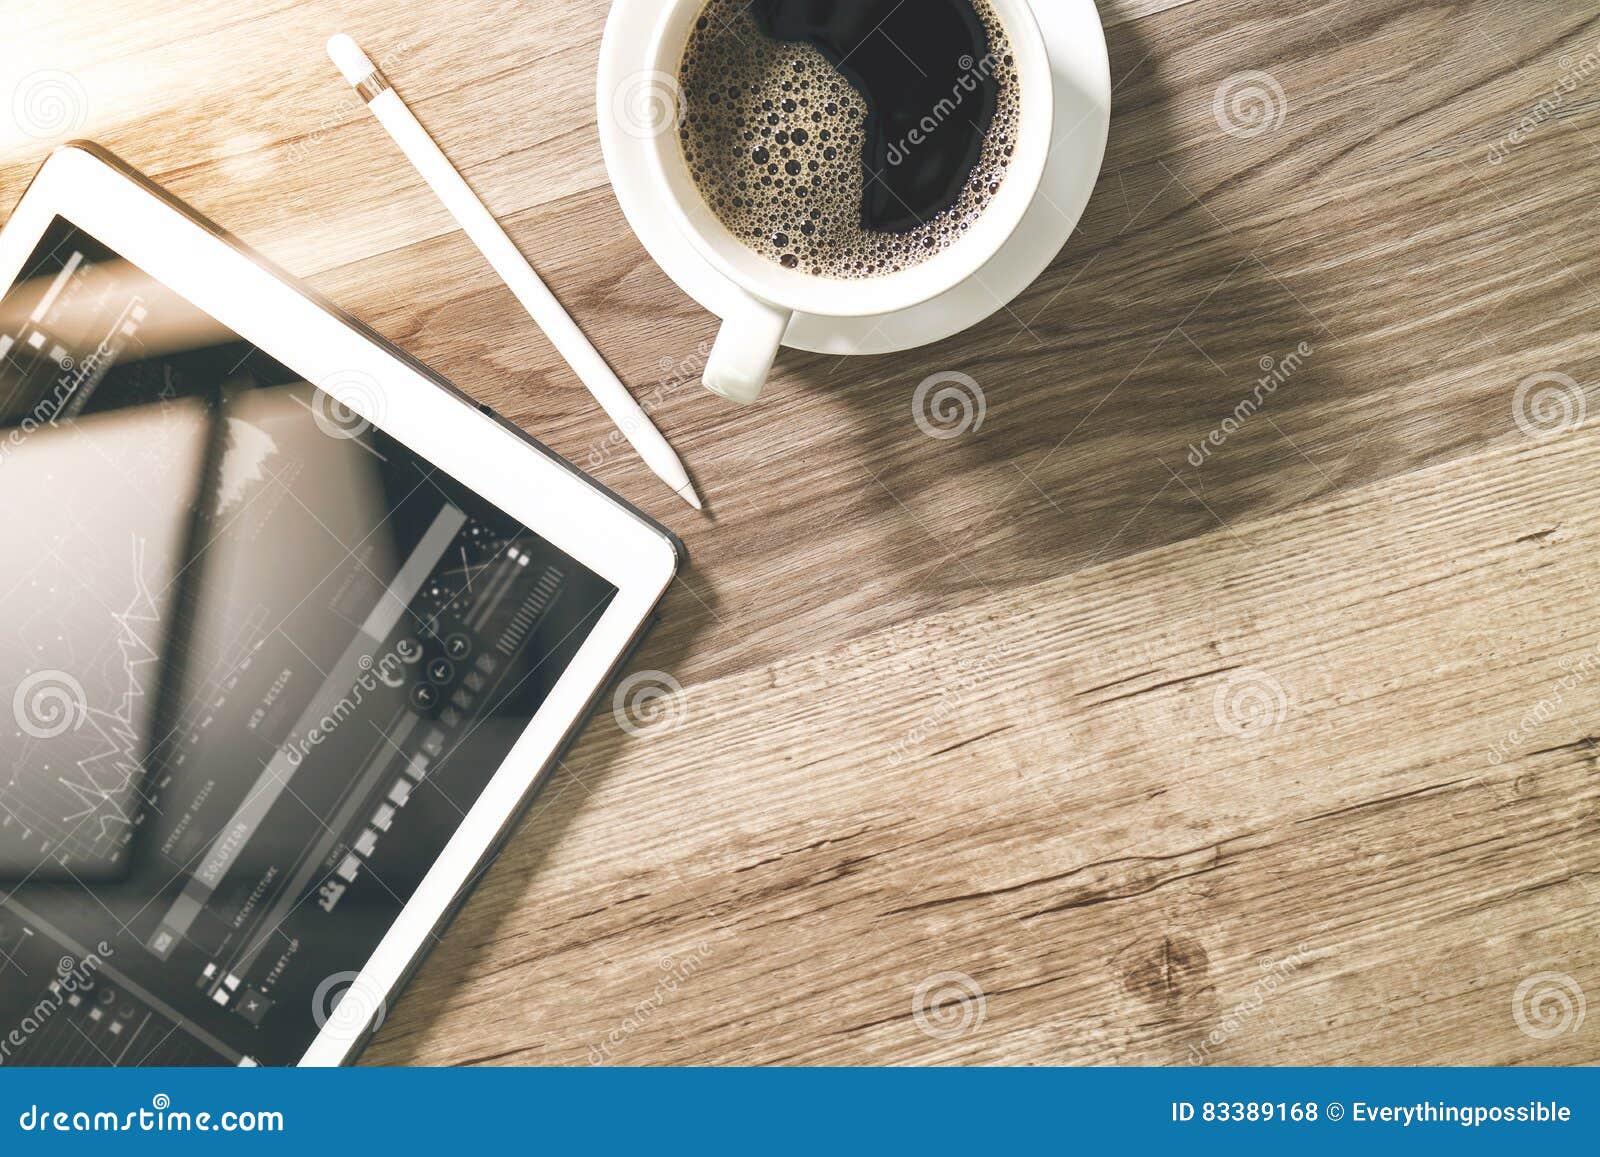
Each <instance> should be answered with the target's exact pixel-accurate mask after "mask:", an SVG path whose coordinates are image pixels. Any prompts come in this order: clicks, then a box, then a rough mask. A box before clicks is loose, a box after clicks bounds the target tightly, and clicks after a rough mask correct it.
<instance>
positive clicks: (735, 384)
mask: <svg viewBox="0 0 1600 1157" xmlns="http://www.w3.org/2000/svg"><path fill="white" fill-rule="evenodd" d="M792 316H794V314H793V311H792V310H788V309H784V308H782V307H781V306H776V305H769V304H768V303H766V302H765V301H762V300H760V299H759V298H755V297H749V296H746V297H744V298H743V300H742V301H741V302H740V303H739V306H738V307H737V308H736V309H734V310H733V311H732V312H731V313H729V314H728V316H727V317H726V318H725V319H723V322H722V328H721V329H719V330H718V331H717V340H716V341H714V342H712V343H711V353H710V354H709V355H708V356H707V358H706V368H705V372H704V373H703V374H701V375H700V381H701V382H702V383H703V384H704V385H705V387H706V389H708V390H710V391H711V392H712V393H714V394H721V395H722V396H723V397H724V398H727V399H728V400H729V401H731V402H753V401H755V400H756V397H757V396H758V395H759V394H760V393H761V387H762V386H764V385H765V384H766V382H767V374H768V372H769V371H770V370H771V369H772V359H773V358H775V357H777V356H778V346H780V345H781V344H782V343H783V331H784V330H786V329H788V328H789V319H790V318H791V317H792Z"/></svg>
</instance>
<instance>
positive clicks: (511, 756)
mask: <svg viewBox="0 0 1600 1157" xmlns="http://www.w3.org/2000/svg"><path fill="white" fill-rule="evenodd" d="M92 148H93V146H83V145H77V144H75V145H69V146H64V147H62V148H59V149H57V150H56V151H55V152H53V153H52V154H51V155H50V157H49V158H48V159H47V160H46V162H45V163H44V165H43V166H42V167H41V168H40V169H39V171H38V173H37V175H36V176H35V177H34V179H33V182H32V184H30V185H29V187H28V189H27V190H26V192H25V193H24V194H23V197H22V199H21V201H20V202H19V203H18V205H17V208H16V211H15V212H14V213H13V214H12V215H11V218H10V219H9V220H8V221H7V222H6V223H5V226H4V229H3V231H0V290H3V288H4V287H5V286H9V285H11V284H12V283H13V282H14V281H15V280H16V279H17V277H18V275H19V273H20V272H21V270H22V265H23V263H24V262H25V261H26V260H27V259H28V257H29V255H30V254H31V253H32V252H33V251H34V249H35V247H36V246H37V244H38V242H39V240H40V238H41V237H42V236H43V235H44V232H45V230H46V229H47V228H48V227H49V225H50V223H51V222H52V221H53V220H54V219H55V218H56V217H58V216H60V217H63V218H65V219H66V220H68V221H69V222H71V223H72V224H73V225H76V226H78V227H79V228H81V229H83V230H84V231H85V232H87V233H89V234H90V235H91V236H93V237H94V238H95V239H97V240H98V241H100V242H101V243H103V244H105V245H106V246H108V247H109V248H111V249H113V250H114V251H116V252H117V253H119V254H120V255H122V256H123V257H125V258H127V259H128V260H129V261H130V262H132V263H133V264H134V265H136V266H138V267H139V268H141V269H142V270H143V271H144V272H145V273H147V274H149V275H150V276H151V277H153V278H154V279H156V280H157V281H160V282H162V283H163V284H165V285H166V286H167V287H168V288H170V289H172V290H173V291H175V292H176V293H178V294H179V295H180V296H182V297H184V298H186V299H187V300H188V301H189V302H190V303H191V304H193V305H194V306H196V307H197V308H199V309H201V310H203V311H204V312H206V313H208V314H210V315H211V316H212V317H213V318H215V319H216V320H217V321H219V322H221V323H222V324H223V325H225V326H227V327H228V328H229V329H230V330H232V331H233V332H234V333H236V334H238V335H239V336H240V337H241V338H243V339H244V340H245V341H248V342H250V343H251V344H253V345H255V346H258V347H259V348H260V349H261V350H263V351H264V352H265V353H267V354H268V355H269V356H271V357H272V358H274V359H276V360H277V361H279V362H281V363H282V364H283V365H284V366H286V367H288V368H289V369H290V370H292V371H293V372H295V373H296V374H298V375H300V376H301V377H303V378H305V379H306V380H307V381H309V382H313V383H320V382H327V381H330V380H338V379H337V377H336V375H340V374H349V373H351V372H352V371H354V372H359V373H362V374H365V375H368V376H369V377H370V379H372V380H373V381H375V382H376V383H378V386H379V389H380V391H381V392H380V393H379V394H378V395H377V396H376V397H374V398H372V399H370V400H369V399H367V398H364V397H360V396H357V394H351V395H350V396H344V395H341V401H343V402H344V403H345V404H346V405H349V406H350V407H351V408H352V409H354V410H356V411H357V412H358V413H359V414H360V415H361V416H362V417H363V418H366V419H368V420H370V421H372V422H373V424H374V425H377V426H379V427H380V428H381V429H383V430H384V431H385V432H386V433H387V434H389V435H391V436H392V437H394V438H395V439H396V440H397V441H399V442H400V443H402V444H403V445H405V446H407V447H408V448H410V449H411V450H413V451H415V452H416V453H417V454H419V455H420V456H421V457H422V458H424V459H425V460H427V461H428V462H431V463H433V464H434V465H436V466H438V467H439V468H440V469H442V470H444V471H446V472H447V473H449V474H451V475H452V476H454V477H455V478H456V479H457V480H458V481H460V482H461V483H462V484H464V485H465V486H467V487H469V488H470V489H472V490H474V491H476V492H477V493H478V494H480V495H481V496H482V497H484V498H485V499H487V500H488V501H489V502H492V503H494V504H495V505H496V506H498V507H499V508H500V509H501V510H503V511H505V512H506V513H507V514H509V515H511V517H513V518H515V519H517V520H518V521H519V522H521V523H523V524H524V525H526V526H527V527H528V528H529V529H530V530H532V531H533V532H534V533H536V534H538V535H540V536H541V537H543V538H545V539H546V540H548V541H549V542H550V543H552V544H554V545H555V546H557V547H559V548H560V549H561V550H564V551H565V552H567V553H568V554H569V555H571V556H572V557H573V558H575V559H577V560H578V561H579V562H581V563H583V564H584V565H585V566H587V567H589V568H590V569H591V570H593V571H594V572H595V573H597V574H599V575H600V576H601V577H603V578H604V579H606V580H607V581H608V582H610V583H611V584H612V585H613V586H615V587H616V588H617V595H616V597H615V598H614V599H613V600H612V602H611V604H610V606H608V607H607V608H606V611H605V613H604V614H603V615H602V616H601V617H600V619H599V621H598V622H597V623H596V624H595V627H594V630H593V631H592V632H591V634H590V635H589V637H588V638H587V639H586V640H585V641H584V643H583V645H582V646H581V647H580V648H579V650H578V653H577V654H576V655H575V656H574V657H573V659H572V662H571V663H570V665H569V666H568V667H567V669H566V670H565V671H564V672H563V673H562V675H561V676H560V678H559V679H558V680H557V681H556V684H555V686H554V687H553V688H551V691H550V694H549V696H548V697H547V698H546V699H545V701H544V703H543V705H542V706H540V708H539V710H538V712H537V714H536V715H535V716H534V718H533V719H532V720H531V721H530V723H529V724H528V727H527V729H526V730H525V731H524V732H523V733H522V735H521V737H520V738H519V739H518V740H517V742H516V744H515V745H514V746H513V747H512V749H511V751H510V752H509V753H508V754H507V756H506V758H505V760H504V761H503V762H502V763H501V765H500V767H499V769H498V770H497V771H496V772H495V774H494V776H493V778H492V779H490V781H489V783H488V785H487V786H486V787H485V788H484V790H483V793H482V794H481V795H480V796H479V798H478V801H477V802H476V803H475V804H474V805H473V807H472V808H471V810H470V811H469V812H468V813H467V815H466V818H465V819H464V820H463V821H462V824H461V826H460V828H458V829H457V830H456V833H455V835H454V836H453V837H452V838H451V839H450V841H449V843H448V844H446V846H445V848H444V850H443V852H442V853H441V854H440V855H439V858H438V859H437V860H436V861H435V862H434V865H433V867H432V868H431V869H430V870H429V871H428V873H427V874H426V876H425V877H424V878H423V880H422V883H421V885H420V886H419V887H418V888H417V891H416V893H415V894H414V895H413V896H412V898H411V900H410V902H409V903H408V904H407V905H406V906H405V908H404V909H403V910H402V911H401V912H400V914H399V916H398V917H397V918H396V920H395V922H394V923H393V925H391V926H390V928H389V931H388V932H387V933H386V934H385V935H384V937H383V939H382V940H381V941H380V942H379V944H378V947H377V949H376V950H375V951H374V952H373V954H372V957H371V958H370V959H369V960H368V961H367V962H366V964H365V965H364V966H363V967H362V969H361V972H360V975H359V977H358V978H357V980H356V981H355V985H356V986H357V987H358V988H360V989H361V990H362V997H363V1000H362V1002H361V1003H363V1004H370V1005H373V1006H375V1005H377V1003H378V1002H380V1001H383V1000H386V999H388V998H390V997H392V995H393V994H394V992H395V990H396V988H397V986H398V985H399V983H400V982H401V981H402V980H403V979H404V978H405V975H406V973H407V971H408V968H409V966H410V965H411V963H412V962H413V961H414V960H415V959H416V958H417V956H418V955H419V954H420V953H421V952H422V951H423V949H424V948H425V946H426V944H427V941H428V938H429V936H430V935H431V934H432V932H433V931H434V929H435V928H436V927H437V926H438V925H439V924H441V923H442V922H443V921H444V920H445V919H446V918H447V917H448V914H449V912H450V907H451V905H452V903H453V901H454V900H455V899H456V897H457V896H458V895H459V894H460V893H461V891H462V890H463V889H464V888H465V887H466V886H467V885H468V884H469V883H471V874H472V873H473V871H474V869H475V868H476V867H477V865H478V864H479V863H480V862H481V861H482V860H483V858H484V857H485V856H486V855H488V854H489V852H490V850H491V848H492V847H493V845H494V842H495V840H496V839H497V837H498V836H499V834H500V833H501V832H502V831H503V830H505V829H506V827H507V825H508V824H509V823H510V822H511V821H512V820H513V819H514V818H515V816H516V815H517V814H518V812H519V808H520V805H521V804H522V803H523V802H524V801H525V800H526V798H527V796H528V794H529V792H530V791H531V790H532V789H533V788H534V787H535V786H536V784H537V781H538V779H539V776H540V774H541V773H542V772H543V771H544V770H545V768H546V767H547V765H549V764H550V763H551V762H552V761H553V758H554V756H555V755H556V753H557V751H558V750H559V748H560V746H561V744H562V743H563V742H564V741H565V740H566V738H567V737H568V736H569V735H570V734H571V733H572V732H573V731H574V730H575V729H576V728H577V726H578V725H579V724H580V723H581V721H582V717H583V714H584V712H585V711H586V709H587V708H588V706H589V704H590V703H591V702H592V701H593V698H594V696H595V695H596V694H597V693H598V691H599V690H600V689H601V687H602V686H603V685H604V684H605V683H606V681H607V680H608V678H609V676H610V675H611V673H612V672H613V670H614V669H615V667H616V664H617V663H618V662H619V661H620V660H621V659H622V658H623V656H624V655H625V654H626V652H627V650H628V648H629V646H630V644H631V643H632V642H633V641H634V640H635V639H636V638H637V636H638V634H639V632H640V631H641V629H642V628H643V626H644V624H645V622H646V621H647V620H648V618H649V616H650V613H651V611H652V610H653V608H654V607H655V605H656V603H657V602H658V601H659V600H660V598H661V596H662V594H663V593H664V592H665V591H666V589H667V586H668V584H669V583H670V582H671V580H672V577H673V575H674V574H675V573H676V570H677V566H678V561H679V559H678V549H677V547H676V545H675V544H674V541H673V540H672V539H671V537H670V536H669V535H668V534H667V533H666V532H664V531H663V530H662V529H661V528H659V527H656V526H653V525H652V524H651V523H649V522H648V521H646V520H645V519H644V518H643V517H641V516H640V515H638V514H636V513H634V512H633V511H631V510H629V509H628V508H627V507H626V506H624V505H623V504H622V503H621V502H620V501H619V500H617V499H616V498H614V497H612V496H611V495H609V494H607V493H606V492H605V491H603V490H601V489H600V488H599V487H597V486H596V485H594V484H593V483H591V482H589V481H588V480H586V479H584V478H583V477H582V476H581V475H579V474H577V473H576V472H575V471H573V470H572V469H571V468H569V467H567V466H566V465H564V464H562V463H560V462H559V461H558V460H556V459H555V458H553V457H552V456H549V455H547V454H545V453H541V452H540V450H539V449H537V448H536V447H534V446H533V445H531V444H530V443H529V442H527V441H526V440H524V439H523V438H521V437H519V436H518V435H517V434H515V433H514V432H512V430H510V429H508V428H507V427H506V426H504V425H502V424H501V423H500V421H498V420H496V418H494V417H492V416H490V415H489V414H487V413H484V412H480V410H479V409H478V408H476V407H474V406H473V404H471V403H470V402H469V401H467V400H466V399H465V398H464V397H462V396H460V395H458V394H456V393H455V392H453V391H452V390H451V389H448V388H446V387H445V386H443V385H441V384H440V383H439V382H437V381H436V380H434V379H432V378H430V377H429V376H428V375H427V374H426V373H425V372H423V371H422V370H421V368H420V367H418V366H416V365H415V364H413V363H411V362H409V361H408V360H407V359H406V358H405V357H404V356H403V355H401V354H399V353H398V352H396V351H394V350H392V349H390V348H387V347H386V346H385V345H383V344H380V343H379V342H378V341H376V340H374V339H373V338H371V337H369V336H367V335H366V334H365V333H363V332H362V331H361V330H360V329H358V328H357V326H356V324H355V323H353V322H351V321H349V320H348V319H345V318H342V317H340V316H339V315H337V314H336V313H335V312H334V311H332V310H331V309H329V308H327V307H325V306H323V305H322V304H319V302H318V301H316V300H315V299H314V298H313V297H311V296H310V295H309V294H308V293H307V292H305V291H304V290H301V289H298V288H296V287H295V286H294V285H293V284H292V283H290V282H289V281H288V280H285V279H284V276H283V275H279V274H277V273H275V272H273V271H272V270H271V269H270V268H269V267H268V266H267V265H266V264H265V263H264V262H262V261H261V259H260V258H257V257H255V256H254V255H252V254H250V253H249V252H248V251H246V250H245V249H244V248H243V247H242V246H240V245H238V244H237V243H236V242H234V241H232V240H231V239H229V238H227V237H226V236H225V235H223V234H221V233H220V232H219V231H215V230H214V227H211V226H210V225H209V224H208V223H205V222H203V220H202V219H200V218H199V217H198V216H196V215H191V214H189V213H186V212H185V211H184V210H182V209H180V208H178V207H177V206H176V204H175V203H173V202H171V201H169V200H168V199H167V198H166V197H165V196H164V195H163V194H161V193H159V192H158V191H156V190H155V189H153V188H151V187H148V186H147V185H145V184H143V183H141V181H140V179H138V178H137V176H136V175H134V174H132V173H131V172H125V171H124V170H122V169H121V168H120V167H119V166H118V164H117V163H116V162H115V160H114V158H110V157H109V156H102V155H100V154H99V153H98V151H91V149H92ZM364 380H365V379H364ZM380 409H381V410H382V413H377V412H371V411H375V410H380ZM351 1019H352V1018H350V1017H334V1018H332V1019H330V1020H329V1021H328V1024H327V1025H326V1026H325V1027H324V1028H323V1029H322V1031H321V1032H320V1034H319V1035H318V1036H317V1038H316V1039H315V1040H314V1041H313V1043H312V1045H311V1047H310V1048H309V1049H308V1050H307V1052H306V1053H305V1055H304V1057H303V1058H301V1061H300V1063H301V1064H339V1063H343V1062H345V1061H347V1060H348V1059H350V1057H351V1055H352V1053H353V1052H354V1050H355V1049H356V1047H357V1046H358V1045H359V1044H361V1043H362V1042H363V1041H364V1039H365V1036H366V1035H367V1030H368V1028H369V1024H368V1023H346V1022H347V1021H350V1020H351Z"/></svg>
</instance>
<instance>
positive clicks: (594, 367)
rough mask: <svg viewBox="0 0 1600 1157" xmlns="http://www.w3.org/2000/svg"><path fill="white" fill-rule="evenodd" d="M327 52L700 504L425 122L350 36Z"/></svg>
mask: <svg viewBox="0 0 1600 1157" xmlns="http://www.w3.org/2000/svg"><path fill="white" fill-rule="evenodd" d="M328 56H329V57H330V58H332V60H333V63H334V64H336V65H338V66H339V71H340V72H342V73H344V78H345V79H346V80H348V81H349V82H350V83H351V84H352V85H354V86H355V90H356V92H357V93H358V94H359V95H360V97H361V99H362V100H364V101H366V102H367V107H368V108H369V109H371V110H372V115H373V116H375V117H377V118H378V123H379V124H381V125H382V126H383V127H384V128H385V129H387V130H388V133H389V135H390V136H391V137H393V138H394V143H395V144H397V145H399V146H400V151H401V152H403V153H404V154H405V155H406V159H407V160H409V161H410V162H411V163H412V165H414V166H415V167H416V170H417V172H419V173H421V174H422V179H423V180H424V181H426V182H427V183H428V187H429V188H431V189H432V190H433V191H434V194H435V195H436V196H437V197H438V198H439V200H441V201H443V202H444V207H445V208H446V209H448V210H449V211H450V215H451V216H452V217H454V218H455V219H456V223H457V224H459V225H460V226H461V228H462V229H463V230H465V232H466V234H467V236H468V237H470V238H472V243H473V244H474V245H476V246H477V247H478V250H479V252H481V253H482V254H483V255H484V257H486V258H487V259H488V261H489V264H490V265H492V266H494V271H495V272H496V273H498V274H499V275H500V279H501V280H502V281H504V282H505V283H506V287H507V288H508V289H510V290H511V292H512V294H513V295H515V297H516V299H517V300H518V301H520V302H521V303H522V308H523V309H525V310H527V311H528V316H530V317H532V318H533V320H534V322H535V323H537V325H538V326H539V328H540V329H542V330H543V331H544V334H545V336H546V337H548V338H549V339H550V344H551V345H553V346H555V347H556V352H557V353H559V354H560V355H561V356H562V357H563V358H565V359H566V361H567V364H568V365H569V366H571V367H572V372H573V373H575V374H577V375H578V380H579V381H581V382H582V383H583V384H584V386H585V387H587V388H588V390H589V393H591V394H593V395H594V400H595V401H597V402H599V403H600V407H601V409H603V410H605V412H606V414H607V416H609V417H610V419H611V421H612V422H613V423H615V424H616V427H617V429H618V430H620V431H621V432H622V436H623V437H624V438H626V439H627V440H628V441H629V442H630V443H632V445H633V448H634V449H635V450H637V451H638V452H639V457H641V458H643V459H644V462H645V465H646V466H648V467H650V469H651V470H653V471H655V474H656V476H657V477H658V478H660V479H661V480H662V481H663V482H665V483H666V484H667V485H668V486H670V487H672V489H673V490H674V491H676V492H677V494H678V496H679V497H681V498H682V499H683V500H684V501H685V502H687V503H688V504H689V505H690V506H692V507H694V508H695V509H696V510H699V509H701V506H700V496H699V495H698V494H696V493H695V492H694V486H693V485H691V484H690V482H689V475H688V474H687V473H685V471H684V469H683V463H682V462H681V461H679V460H678V456H677V454H675V453H673V450H672V447H671V446H669V445H667V440H666V439H665V438H663V437H662V436H661V431H659V430H657V429H656V428H655V426H654V425H653V424H652V423H651V421H650V419H649V417H648V416H647V415H646V414H645V412H644V411H643V410H642V409H640V408H639V403H638V402H636V401H634V400H633V395H632V394H630V393H629V392H628V390H627V387H625V386H624V385H623V384H622V382H621V381H619V380H618V378H617V375H616V374H615V373H614V372H613V371H612V369H611V367H610V366H609V365H607V364H606V361H605V359H604V358H602V357H601V356H600V354H599V351H597V350H596V349H595V348H594V346H593V345H591V344H590V342H589V339H588V338H586V337H585V336H584V335H583V331H582V330H581V329H579V328H578V326H577V323H576V322H574V321H573V320H572V318H571V316H570V315H569V314H568V313H567V311H566V310H564V309H562V308H561V303H560V302H559V301H557V300H556V298H555V295H554V294H553V293H551V292H550V290H549V289H548V288H547V287H546V286H545V283H544V282H543V281H540V280H539V275H538V274H537V273H535V272H534V271H533V267H532V266H531V265H529V264H528V261H527V259H526V258H525V257H523V256H522V254H521V253H519V252H518V251H517V247H516V246H515V245H514V244H512V242H511V238H509V237H507V236H506V231H505V230H504V229H502V228H500V223H499V222H498V221H496V220H495V219H494V216H493V215H492V214H491V213H490V212H489V210H488V209H487V208H485V207H484V204H483V202H482V201H480V200H478V197H477V195H476V194H475V193H473V191H472V190H471V188H469V187H468V185H467V183H466V181H464V180H462V178H461V174H460V173H458V172H456V170H455V167H454V166H453V165H451V164H450V161H449V160H448V159H447V158H446V157H445V155H444V153H443V152H441V151H440V149H439V146H438V145H436V144H434V141H433V138H432V137H430V136H429V135H428V130H427V129H425V128H423V127H422V125H421V123H420V122H418V120H417V118H416V117H415V116H413V115H412V114H411V110H410V109H408V108H407V107H406V106H405V102H404V101H402V100H401V99H400V97H399V95H398V94H397V93H396V92H395V91H394V89H392V88H390V87H389V82H388V81H387V80H386V79H385V78H384V75H383V73H382V72H380V71H379V69H378V66H377V65H375V64H373V63H372V61H371V59H369V58H368V56H367V54H366V53H365V52H362V51H361V48H360V46H359V45H358V44H356V42H355V41H354V40H351V39H350V37H348V36H346V35H344V34H343V33H340V34H339V35H338V36H334V37H332V38H330V39H329V41H328Z"/></svg>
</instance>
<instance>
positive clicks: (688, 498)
mask: <svg viewBox="0 0 1600 1157" xmlns="http://www.w3.org/2000/svg"><path fill="white" fill-rule="evenodd" d="M678 497H679V498H681V499H683V500H684V501H685V502H687V503H688V504H689V505H690V506H692V507H694V508H695V509H696V510H704V509H705V507H704V506H702V505H701V504H700V496H699V495H698V494H696V493H695V492H694V487H693V486H692V485H690V484H689V483H687V482H685V483H684V484H683V485H682V486H680V487H679V488H678Z"/></svg>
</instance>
